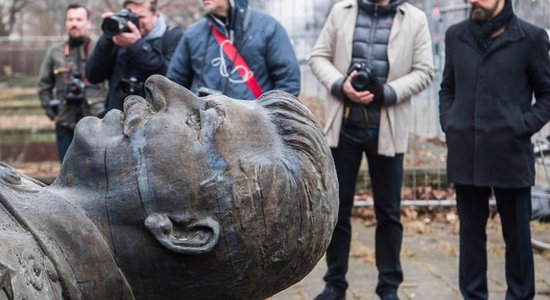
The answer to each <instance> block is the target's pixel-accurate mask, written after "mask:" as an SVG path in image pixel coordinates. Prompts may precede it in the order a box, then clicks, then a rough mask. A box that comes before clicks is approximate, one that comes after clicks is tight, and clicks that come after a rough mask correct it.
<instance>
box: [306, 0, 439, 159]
mask: <svg viewBox="0 0 550 300" xmlns="http://www.w3.org/2000/svg"><path fill="white" fill-rule="evenodd" d="M357 13H358V5H357V1H356V0H344V1H341V2H338V3H336V4H335V5H334V7H333V8H332V11H331V12H330V14H329V16H328V19H327V21H326V23H325V25H324V27H323V30H322V31H321V34H320V35H319V38H318V39H317V42H316V43H315V46H314V47H313V50H312V52H311V55H310V58H309V64H310V66H311V68H312V70H313V73H314V74H315V76H317V78H318V79H319V80H320V81H321V82H322V83H323V84H324V85H325V86H326V87H327V88H328V89H329V91H330V88H331V87H332V85H333V84H334V82H336V81H337V80H338V79H341V78H342V77H344V76H345V75H346V71H347V70H348V68H349V66H350V63H351V55H352V42H353V33H354V29H355V22H356V19H357ZM388 61H389V65H390V70H389V74H388V78H387V83H388V84H389V85H390V86H391V87H392V88H393V89H394V90H395V93H396V96H397V102H396V104H395V105H392V106H387V107H382V111H381V115H380V129H379V130H380V134H379V138H378V153H379V154H381V155H385V156H394V155H395V154H396V153H404V152H405V151H406V149H407V140H408V131H409V128H408V127H409V124H410V121H409V118H410V115H411V103H410V99H411V97H412V96H413V95H415V94H417V93H418V92H420V91H422V90H423V89H425V88H426V87H427V86H428V85H429V84H430V83H431V81H432V78H433V74H434V67H433V56H432V41H431V37H430V31H429V28H428V22H427V19H426V15H425V14H424V13H423V12H422V11H421V10H419V9H418V8H416V7H414V6H412V5H411V4H408V3H406V2H405V3H403V4H401V5H399V6H398V8H397V13H396V14H395V17H394V22H393V25H392V29H391V33H390V39H389V42H388ZM343 104H344V102H343V100H342V99H337V98H336V97H334V96H332V95H329V97H328V100H327V104H326V108H325V120H326V125H325V135H326V137H327V141H328V143H329V146H330V147H337V146H338V140H339V136H340V128H341V126H342V114H343V107H344V105H343Z"/></svg>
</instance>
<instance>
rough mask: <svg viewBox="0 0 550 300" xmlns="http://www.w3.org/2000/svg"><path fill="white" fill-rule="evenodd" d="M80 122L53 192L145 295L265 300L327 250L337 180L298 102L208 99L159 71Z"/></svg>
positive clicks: (286, 98)
mask: <svg viewBox="0 0 550 300" xmlns="http://www.w3.org/2000/svg"><path fill="white" fill-rule="evenodd" d="M145 86H146V90H147V96H146V98H145V99H143V98H141V97H139V96H130V97H129V98H127V99H126V101H125V105H124V113H122V112H120V111H117V110H112V111H110V112H109V113H107V115H106V116H105V117H104V118H103V119H97V118H94V117H88V118H85V119H83V120H81V121H80V122H79V123H78V125H77V128H76V131H75V136H74V140H73V143H72V145H71V146H70V148H69V151H68V152H67V154H66V157H65V161H64V163H63V166H62V169H61V174H60V176H59V178H58V179H57V180H56V181H55V182H54V183H53V184H52V185H51V186H50V187H48V188H47V190H48V191H49V192H51V193H54V194H57V195H59V196H60V197H62V198H65V199H67V200H68V201H70V202H72V203H74V204H75V205H76V206H77V207H79V208H80V209H82V210H83V211H84V212H85V214H86V216H87V217H88V218H90V219H91V220H92V221H93V222H94V223H95V224H96V226H97V228H98V229H99V231H100V232H101V233H102V235H103V236H104V238H105V240H106V241H107V244H108V245H109V247H110V250H111V252H112V253H113V256H114V259H115V261H116V264H117V265H118V267H119V268H120V270H121V272H122V274H124V276H125V278H126V279H127V280H128V283H129V285H130V286H131V288H132V291H133V294H134V295H135V297H136V298H142V299H150V298H151V299H152V298H157V299H161V298H162V299H171V298H174V299H175V298H179V297H181V296H182V295H185V297H186V298H188V299H264V298H266V297H269V296H270V295H273V294H274V293H276V292H278V291H280V290H282V289H284V288H286V287H288V286H290V285H292V284H293V283H295V282H297V281H299V280H300V279H301V278H303V277H304V276H305V275H306V274H307V273H308V272H309V271H310V270H311V269H312V268H313V267H314V266H315V264H316V263H317V261H318V260H319V259H320V258H321V257H322V255H323V254H324V251H325V250H326V247H327V245H328V243H329V241H330V238H331V234H332V229H333V227H334V224H335V222H336V218H337V201H338V200H337V193H338V188H337V180H336V173H335V170H334V165H333V161H332V157H331V154H330V150H329V148H328V146H327V145H326V143H325V140H324V137H323V134H322V131H321V129H320V127H319V124H318V123H317V122H316V120H315V119H314V117H313V116H312V114H311V113H310V112H309V110H308V109H307V108H306V107H305V106H304V105H302V104H301V103H300V102H299V101H298V100H297V99H296V98H294V97H293V96H291V95H290V94H287V93H284V92H277V91H273V92H268V93H266V94H264V95H263V96H262V97H260V98H259V99H258V100H257V101H240V100H235V99H231V98H228V97H225V96H222V95H211V96H208V97H204V98H199V97H197V96H195V95H194V94H192V93H191V92H190V91H188V90H187V89H185V88H183V87H181V86H179V85H177V84H175V83H172V82H170V81H169V80H168V79H166V78H164V77H162V76H158V75H155V76H152V77H150V78H149V79H148V80H147V82H146V84H145Z"/></svg>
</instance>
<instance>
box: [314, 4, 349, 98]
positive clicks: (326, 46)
mask: <svg viewBox="0 0 550 300" xmlns="http://www.w3.org/2000/svg"><path fill="white" fill-rule="evenodd" d="M337 22H338V20H337V16H336V13H335V8H334V7H333V9H332V10H331V12H330V14H329V16H328V18H327V21H326V22H325V25H324V26H323V29H322V30H321V32H320V34H319V37H318V38H317V41H316V42H315V45H314V46H313V49H312V50H311V53H310V57H309V66H310V67H311V70H312V72H313V74H314V75H315V77H317V78H318V79H319V80H320V81H321V83H322V84H323V85H324V86H325V87H326V88H328V89H329V90H331V92H332V94H333V95H335V96H337V97H338V98H340V99H341V98H342V97H341V96H342V95H341V92H340V91H337V89H333V87H334V86H338V85H340V86H341V84H342V83H343V82H344V78H345V74H343V73H342V72H340V71H339V70H338V69H337V68H336V66H335V65H334V63H333V61H334V52H335V49H334V48H335V45H334V43H333V41H335V40H336V39H337V38H338V37H337V34H336V30H337V28H338V27H337ZM339 92H340V93H339Z"/></svg>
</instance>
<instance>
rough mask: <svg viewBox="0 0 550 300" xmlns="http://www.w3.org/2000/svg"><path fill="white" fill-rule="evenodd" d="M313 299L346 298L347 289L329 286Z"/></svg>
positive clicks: (336, 299)
mask: <svg viewBox="0 0 550 300" xmlns="http://www.w3.org/2000/svg"><path fill="white" fill-rule="evenodd" d="M313 300H346V291H345V290H341V289H338V288H335V287H332V286H327V287H325V289H324V290H323V292H322V293H320V294H319V295H317V297H315V298H314V299H313Z"/></svg>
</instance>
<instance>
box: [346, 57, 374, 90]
mask: <svg viewBox="0 0 550 300" xmlns="http://www.w3.org/2000/svg"><path fill="white" fill-rule="evenodd" d="M353 71H357V73H356V74H355V76H354V77H353V78H352V79H351V86H352V87H353V88H354V89H355V90H356V91H359V92H362V91H366V90H369V91H372V90H373V88H374V87H376V86H377V85H379V83H378V79H377V78H376V73H375V72H374V70H373V69H371V68H369V66H368V65H367V63H366V62H358V63H355V64H353V65H352V66H351V68H350V69H349V71H348V76H349V75H350V74H351V72H353Z"/></svg>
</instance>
